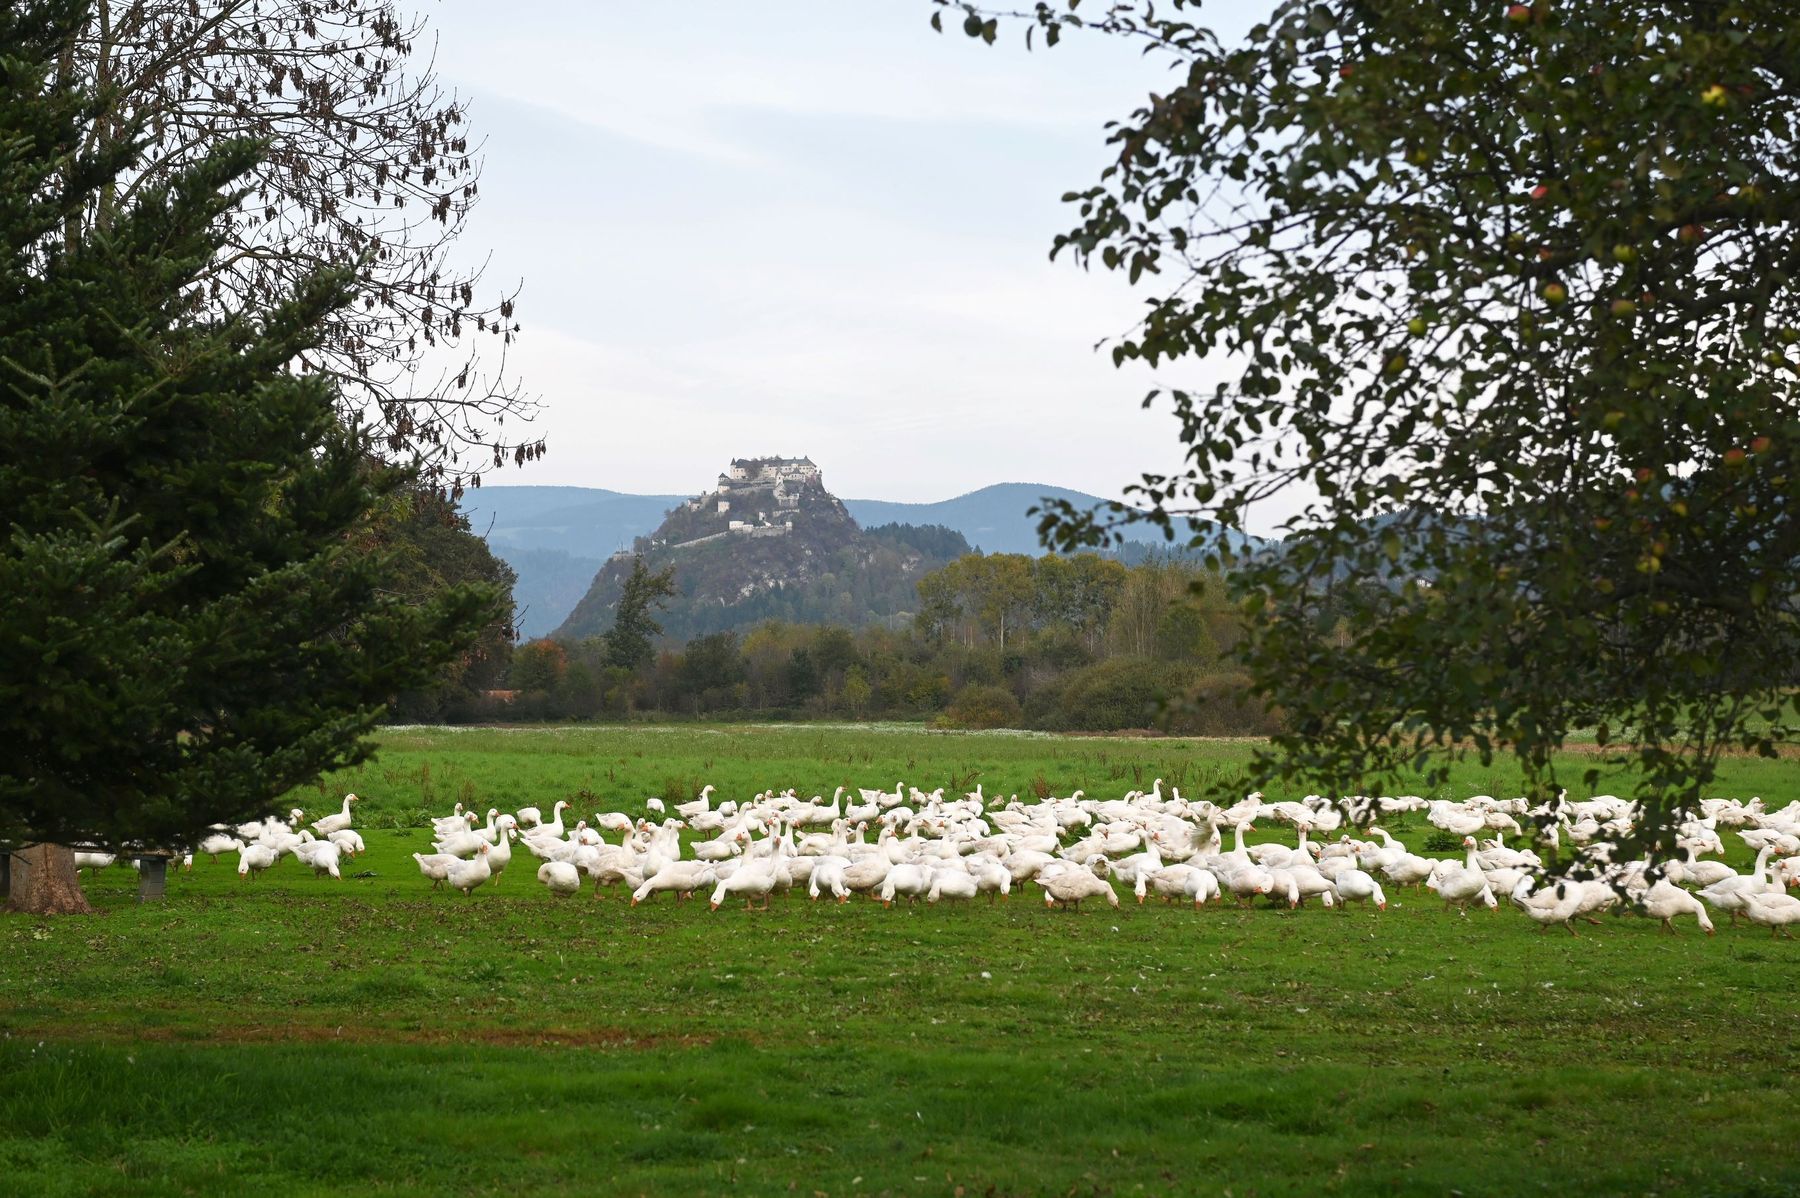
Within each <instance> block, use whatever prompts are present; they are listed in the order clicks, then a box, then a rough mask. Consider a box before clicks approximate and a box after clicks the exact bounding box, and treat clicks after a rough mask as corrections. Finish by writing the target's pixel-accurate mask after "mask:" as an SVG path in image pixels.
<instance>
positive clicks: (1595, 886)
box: [203, 780, 1800, 938]
mask: <svg viewBox="0 0 1800 1198" xmlns="http://www.w3.org/2000/svg"><path fill="white" fill-rule="evenodd" d="M713 792H714V788H713V787H711V786H708V787H707V788H706V789H705V790H704V791H702V792H701V794H700V795H699V797H698V798H696V799H695V800H694V801H692V802H690V803H682V804H679V805H676V806H675V807H674V808H673V810H672V811H671V810H669V809H668V808H666V807H665V804H664V803H663V801H662V800H660V799H650V800H648V801H647V804H646V810H645V812H644V814H642V815H638V816H633V815H629V814H627V813H625V812H621V811H614V812H600V813H596V814H595V816H594V819H593V821H592V822H591V823H590V822H588V821H586V820H578V821H577V822H576V823H574V824H573V825H570V824H568V823H567V822H566V821H565V819H564V811H565V809H566V808H567V807H568V806H569V804H568V803H567V802H559V803H557V804H556V806H555V808H554V809H553V810H552V811H551V813H550V816H549V818H548V819H546V818H545V817H544V816H543V813H542V812H540V811H539V810H538V809H537V808H535V807H527V808H523V809H521V810H519V811H517V812H513V813H502V812H500V811H499V810H497V809H494V810H490V811H488V813H487V818H486V822H485V824H483V823H482V821H481V819H480V817H479V816H478V815H477V814H476V813H475V812H473V811H464V810H463V809H462V806H461V804H458V805H457V809H456V811H454V812H453V813H452V814H450V815H446V816H443V817H440V818H437V819H435V820H433V830H434V834H435V835H434V840H435V849H436V851H435V852H432V853H415V854H414V855H413V856H414V860H415V861H416V862H417V863H418V867H419V871H420V873H421V874H423V875H424V876H425V877H426V878H428V879H430V880H431V881H432V883H433V885H434V886H448V887H449V888H451V889H454V890H458V891H461V892H462V893H463V894H465V895H467V894H471V893H473V892H474V891H475V890H476V889H477V888H478V887H481V886H483V885H485V884H488V883H490V882H493V883H495V884H498V882H499V879H500V877H501V875H502V874H503V873H504V872H505V871H506V870H507V869H508V868H509V867H510V865H511V864H512V862H513V859H514V857H515V855H516V853H517V851H518V849H520V848H522V849H523V850H524V851H525V852H527V853H529V854H530V857H531V858H532V859H535V860H537V861H538V862H539V863H540V864H539V865H538V867H537V879H538V881H539V882H541V883H542V884H543V885H544V886H545V887H547V888H548V889H549V890H550V891H551V892H552V893H554V894H557V895H560V896H568V895H573V894H575V893H576V892H578V891H579V890H581V889H582V887H583V886H584V884H585V883H586V882H592V884H593V887H594V894H595V897H596V898H598V897H600V895H601V894H602V892H603V891H604V890H605V888H607V887H619V888H621V889H623V890H626V891H629V894H630V901H631V903H632V905H634V906H635V905H636V904H638V903H641V902H645V901H648V900H650V899H651V898H652V897H654V896H655V895H656V894H658V893H659V892H669V893H671V894H673V895H674V896H675V900H676V901H680V900H682V899H686V898H691V897H693V896H695V895H698V894H701V893H710V905H711V907H712V908H713V909H714V910H717V909H718V908H719V907H720V906H721V905H723V904H725V903H726V902H729V901H733V900H736V899H742V900H743V901H744V904H745V906H746V907H750V906H752V905H753V904H754V903H758V902H760V904H761V905H762V906H763V907H765V908H766V907H767V906H768V902H769V896H770V895H771V894H774V893H776V892H791V891H794V890H798V889H802V888H804V889H805V891H806V892H807V894H808V895H809V896H810V897H811V898H813V899H815V900H816V899H821V898H823V899H829V900H836V901H837V902H847V901H849V899H850V897H851V896H852V895H855V894H862V895H865V896H868V897H870V898H873V899H878V900H879V901H880V902H881V903H882V904H883V905H884V906H887V905H891V904H893V903H895V902H909V903H911V902H919V901H924V902H927V903H936V902H940V901H944V900H969V899H974V898H977V897H978V896H982V895H986V896H988V897H989V899H990V901H991V900H993V899H999V898H1005V897H1006V896H1008V895H1009V894H1010V893H1011V891H1012V889H1013V888H1014V887H1015V886H1023V885H1025V884H1027V883H1031V884H1035V885H1037V886H1038V887H1040V888H1041V890H1042V894H1043V899H1044V902H1045V904H1046V905H1048V906H1060V907H1064V908H1066V909H1070V910H1076V909H1079V907H1080V905H1081V903H1082V902H1084V901H1086V900H1090V899H1093V900H1098V901H1102V902H1106V903H1109V904H1111V905H1112V906H1114V907H1117V906H1118V905H1119V896H1120V888H1121V887H1124V888H1127V889H1129V890H1130V892H1131V893H1132V894H1134V895H1135V896H1136V898H1137V900H1138V902H1140V903H1142V902H1144V901H1145V900H1146V899H1147V898H1149V897H1152V896H1154V897H1157V898H1160V899H1163V900H1166V901H1169V902H1182V903H1192V904H1193V905H1194V907H1195V908H1196V909H1199V908H1201V907H1203V906H1204V905H1205V904H1207V903H1209V902H1221V903H1224V902H1232V901H1235V902H1238V903H1240V904H1251V903H1254V902H1255V901H1256V900H1258V899H1259V898H1260V899H1263V900H1265V901H1267V902H1272V903H1276V904H1284V905H1287V906H1290V907H1298V906H1302V905H1304V904H1306V903H1307V901H1308V900H1309V899H1317V900H1318V902H1319V904H1320V905H1322V906H1325V907H1338V908H1345V907H1348V906H1349V905H1350V904H1352V903H1369V904H1372V905H1373V906H1375V907H1376V908H1377V909H1385V908H1386V906H1387V895H1386V892H1385V891H1384V889H1383V887H1384V885H1386V886H1389V887H1413V888H1423V889H1425V890H1429V891H1432V892H1434V893H1435V895H1436V897H1437V898H1438V899H1441V900H1442V901H1443V902H1444V904H1445V905H1446V907H1447V908H1450V909H1455V910H1459V911H1461V912H1463V913H1464V914H1466V913H1467V909H1468V908H1469V907H1471V906H1483V907H1488V908H1498V907H1499V906H1500V905H1501V904H1502V902H1505V903H1506V904H1508V905H1510V906H1512V907H1514V908H1517V909H1518V910H1520V911H1523V912H1524V913H1525V914H1526V915H1527V916H1528V917H1530V918H1531V919H1532V920H1533V921H1535V922H1536V923H1538V924H1539V925H1540V927H1542V928H1543V929H1545V930H1548V929H1549V928H1551V927H1554V926H1562V927H1564V928H1566V929H1567V930H1568V931H1569V933H1570V934H1571V935H1574V934H1576V933H1575V928H1574V923H1575V921H1576V920H1583V919H1585V920H1587V921H1588V922H1598V920H1597V919H1595V916H1596V915H1598V914H1599V913H1600V912H1603V911H1607V910H1613V909H1617V910H1618V911H1620V912H1624V911H1630V912H1635V913H1637V914H1640V915H1644V916H1647V917H1649V918H1651V919H1655V920H1657V921H1659V922H1660V923H1661V924H1662V926H1663V927H1664V928H1666V929H1668V930H1669V931H1671V932H1673V931H1674V930H1675V928H1674V924H1673V922H1672V921H1673V920H1674V919H1676V918H1679V917H1682V916H1691V917H1693V919H1694V920H1695V921H1696V922H1697V923H1698V924H1699V926H1700V927H1701V928H1702V929H1704V930H1705V931H1706V932H1707V933H1709V934H1710V933H1712V932H1713V930H1714V925H1713V920H1712V917H1711V915H1710V914H1709V911H1708V908H1709V907H1710V908H1711V909H1712V911H1714V912H1723V913H1726V914H1727V916H1728V918H1729V920H1730V922H1732V923H1736V922H1737V921H1738V920H1739V919H1740V918H1743V919H1748V920H1749V921H1751V922H1752V923H1755V924H1760V925H1762V926H1765V927H1768V928H1769V929H1770V930H1771V933H1772V934H1775V935H1786V936H1789V937H1790V938H1791V936H1792V933H1791V931H1789V928H1790V927H1791V926H1792V925H1793V924H1795V923H1800V898H1796V897H1793V896H1791V895H1789V894H1787V893H1786V891H1787V890H1788V889H1789V888H1794V887H1800V802H1794V803H1789V804H1788V805H1787V806H1786V807H1784V808H1782V809H1780V810H1777V811H1768V810H1765V808H1764V804H1763V802H1762V800H1760V799H1752V800H1750V801H1749V802H1740V801H1738V800H1735V799H1712V800H1706V801H1704V802H1703V804H1702V809H1701V810H1700V811H1696V812H1692V813H1690V814H1689V815H1688V817H1687V818H1685V819H1684V820H1683V821H1682V823H1681V825H1680V832H1679V841H1678V843H1679V847H1680V850H1681V855H1680V856H1679V857H1677V858H1675V859H1672V860H1665V861H1661V862H1651V861H1647V860H1641V859H1640V860H1620V859H1615V858H1616V857H1617V856H1618V851H1617V845H1618V844H1619V842H1620V841H1621V840H1622V839H1623V838H1625V837H1626V836H1628V835H1629V834H1630V833H1631V832H1632V830H1633V826H1634V823H1635V821H1636V820H1637V818H1638V815H1639V812H1638V810H1637V808H1636V807H1635V806H1634V804H1632V803H1631V802H1629V801H1626V800H1624V799H1620V798H1618V797H1616V796H1611V795H1599V796H1596V797H1594V798H1591V799H1588V800H1585V801H1580V802H1577V801H1571V800H1569V799H1568V798H1567V796H1566V795H1565V796H1563V797H1561V798H1559V799H1558V800H1557V801H1556V802H1555V803H1553V804H1549V805H1545V806H1541V807H1538V808H1535V809H1528V807H1527V804H1526V801H1525V800H1524V799H1496V798H1493V797H1490V796H1486V795H1477V796H1475V797H1473V798H1469V799H1465V800H1462V801H1450V800H1426V799H1423V798H1419V797H1416V796H1399V797H1390V796H1381V797H1353V798H1349V799H1345V800H1342V801H1339V802H1336V803H1334V802H1332V801H1330V800H1327V799H1324V798H1322V797H1320V796H1317V795H1314V796H1309V797H1308V798H1306V799H1304V800H1302V801H1298V802H1275V803H1271V802H1267V801H1265V800H1264V798H1263V796H1262V795H1261V794H1251V795H1249V796H1248V797H1246V798H1245V799H1243V800H1242V801H1241V802H1238V803H1236V804H1233V805H1232V806H1230V807H1223V808H1222V807H1219V806H1217V805H1215V804H1213V803H1210V802H1206V801H1191V800H1188V799H1184V798H1182V797H1181V795H1180V792H1179V790H1172V791H1168V792H1165V791H1164V789H1163V786H1162V783H1161V782H1160V780H1159V781H1158V782H1157V783H1156V785H1155V786H1154V787H1153V788H1152V789H1151V790H1149V791H1132V792H1130V793H1128V794H1126V795H1124V796H1123V797H1121V798H1118V799H1110V800H1096V799H1089V798H1086V797H1084V795H1083V793H1082V792H1081V791H1076V792H1075V793H1074V794H1073V795H1071V796H1070V797H1068V798H1045V799H1042V800H1039V801H1036V802H1020V801H1019V800H1018V799H1017V798H1016V797H1014V798H1012V799H1009V800H1007V801H1004V802H990V800H988V799H986V798H984V797H983V795H982V793H981V790H980V788H979V787H978V788H977V789H976V790H975V791H973V792H971V793H969V794H966V795H963V796H962V797H960V798H955V799H948V798H946V797H945V795H944V792H943V791H942V790H934V791H929V792H927V791H920V790H918V789H917V788H915V787H907V786H905V785H904V784H902V785H897V786H896V787H895V788H894V789H893V790H892V791H882V790H859V791H858V792H857V795H856V796H855V797H850V796H849V795H848V794H847V788H844V787H839V788H838V790H837V793H836V794H834V795H833V796H832V799H831V801H830V802H829V803H827V802H825V801H824V800H823V798H822V797H817V796H815V797H814V798H811V799H804V798H801V797H799V796H798V795H797V794H796V793H795V792H793V791H791V790H790V791H786V792H782V793H776V792H773V791H768V792H764V793H762V794H758V795H757V796H755V797H754V798H753V799H751V800H749V801H747V802H742V803H739V802H734V801H730V800H727V801H723V802H718V803H715V802H714V801H713ZM354 801H355V796H350V797H349V798H347V799H346V800H345V804H344V809H343V811H342V812H340V813H339V814H337V815H334V816H329V817H327V818H326V820H323V821H318V822H315V823H314V825H313V828H312V831H310V832H308V831H303V832H296V831H295V830H294V829H293V826H292V824H291V822H290V823H288V824H283V823H282V822H281V821H268V822H266V823H265V825H263V826H261V827H260V828H259V829H257V835H256V836H255V838H253V839H252V840H251V841H250V842H248V843H244V844H243V845H242V846H241V848H240V862H239V866H238V872H239V873H241V874H246V875H248V874H252V873H254V872H256V871H258V870H261V869H266V868H268V867H269V865H272V864H273V863H274V861H275V860H278V859H279V857H280V856H281V855H282V853H283V852H292V853H294V854H295V855H296V856H299V857H300V858H301V860H302V861H303V862H305V863H306V864H308V865H310V866H311V867H312V868H313V869H314V870H315V871H317V872H319V873H331V874H334V875H335V874H336V864H337V860H336V852H335V851H334V846H335V847H336V848H337V849H338V851H341V849H342V846H341V843H340V842H341V841H342V840H343V834H344V833H349V834H350V835H352V836H353V835H354V832H351V830H350V828H349V824H350V804H351V803H353V802H354ZM1414 811H1422V812H1424V813H1425V818H1426V820H1427V821H1428V822H1429V823H1430V824H1431V825H1432V826H1433V827H1435V828H1438V829H1442V830H1443V831H1445V832H1448V833H1451V834H1453V835H1455V836H1459V837H1461V842H1462V846H1463V849H1464V853H1463V855H1462V857H1460V858H1449V859H1446V858H1435V857H1428V856H1423V855H1420V854H1418V853H1415V852H1413V851H1411V850H1410V849H1409V848H1408V847H1407V845H1406V844H1405V843H1403V842H1402V841H1401V840H1399V839H1398V838H1396V837H1394V836H1393V835H1391V834H1390V833H1389V832H1388V831H1387V830H1385V829H1383V828H1382V827H1380V826H1379V825H1378V824H1377V823H1375V822H1374V821H1376V820H1378V819H1381V818H1383V817H1388V816H1400V815H1402V814H1405V813H1409V812H1414ZM1258 823H1262V824H1265V825H1267V824H1280V825H1285V826H1287V827H1289V828H1291V829H1292V830H1293V833H1294V836H1293V839H1294V843H1292V844H1283V843H1273V842H1270V843H1260V844H1251V845H1247V844H1245V841H1244V834H1245V832H1246V831H1247V830H1249V829H1250V828H1251V827H1253V826H1254V825H1256V824H1258ZM1364 828H1366V832H1364V831H1361V830H1362V829H1364ZM1528 829H1529V832H1528ZM248 830H250V827H249V826H246V827H245V828H239V829H236V830H235V831H236V832H237V833H238V834H239V835H240V836H241V835H242V834H244V833H245V832H246V831H248ZM684 831H686V832H687V833H688V836H687V837H685V838H684V837H683V835H682V833H683V832H684ZM1353 831H1355V832H1357V833H1358V834H1352V832H1353ZM315 832H316V833H317V835H316V836H315V835H314V834H313V833H315ZM871 832H873V839H870V834H871ZM609 833H610V834H612V835H613V836H615V837H616V839H615V840H609V839H608V834H609ZM1227 833H1229V839H1230V847H1229V848H1228V847H1226V834H1227ZM223 834H224V833H221V835H223ZM1725 835H1735V836H1736V837H1738V838H1739V839H1741V840H1742V841H1743V842H1744V843H1745V844H1746V845H1748V846H1749V847H1750V848H1751V849H1753V850H1755V851H1756V866H1755V869H1754V870H1753V872H1751V873H1748V874H1744V873H1739V872H1737V871H1736V870H1734V869H1732V868H1731V867H1729V866H1727V865H1725V864H1724V863H1723V862H1721V861H1718V860H1713V859H1709V857H1717V856H1719V855H1722V854H1723V853H1724V851H1725V842H1724V836H1725ZM1508 837H1512V838H1513V839H1514V841H1515V843H1514V844H1510V845H1509V844H1508V843H1507V839H1508ZM1531 844H1539V845H1554V846H1557V847H1558V848H1563V847H1567V848H1568V849H1569V852H1570V854H1571V855H1572V860H1574V861H1575V862H1577V863H1579V864H1580V865H1582V866H1583V867H1585V868H1583V869H1581V870H1578V871H1570V872H1571V873H1579V874H1585V875H1587V876H1586V877H1585V878H1584V879H1582V880H1577V879H1576V878H1574V877H1569V876H1565V877H1564V878H1562V879H1556V878H1550V877H1547V876H1546V874H1545V871H1544V861H1543V859H1542V858H1541V857H1540V855H1539V853H1538V851H1537V850H1536V849H1535V848H1532V847H1528V846H1529V845H1531ZM203 847H204V846H203Z"/></svg>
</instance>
